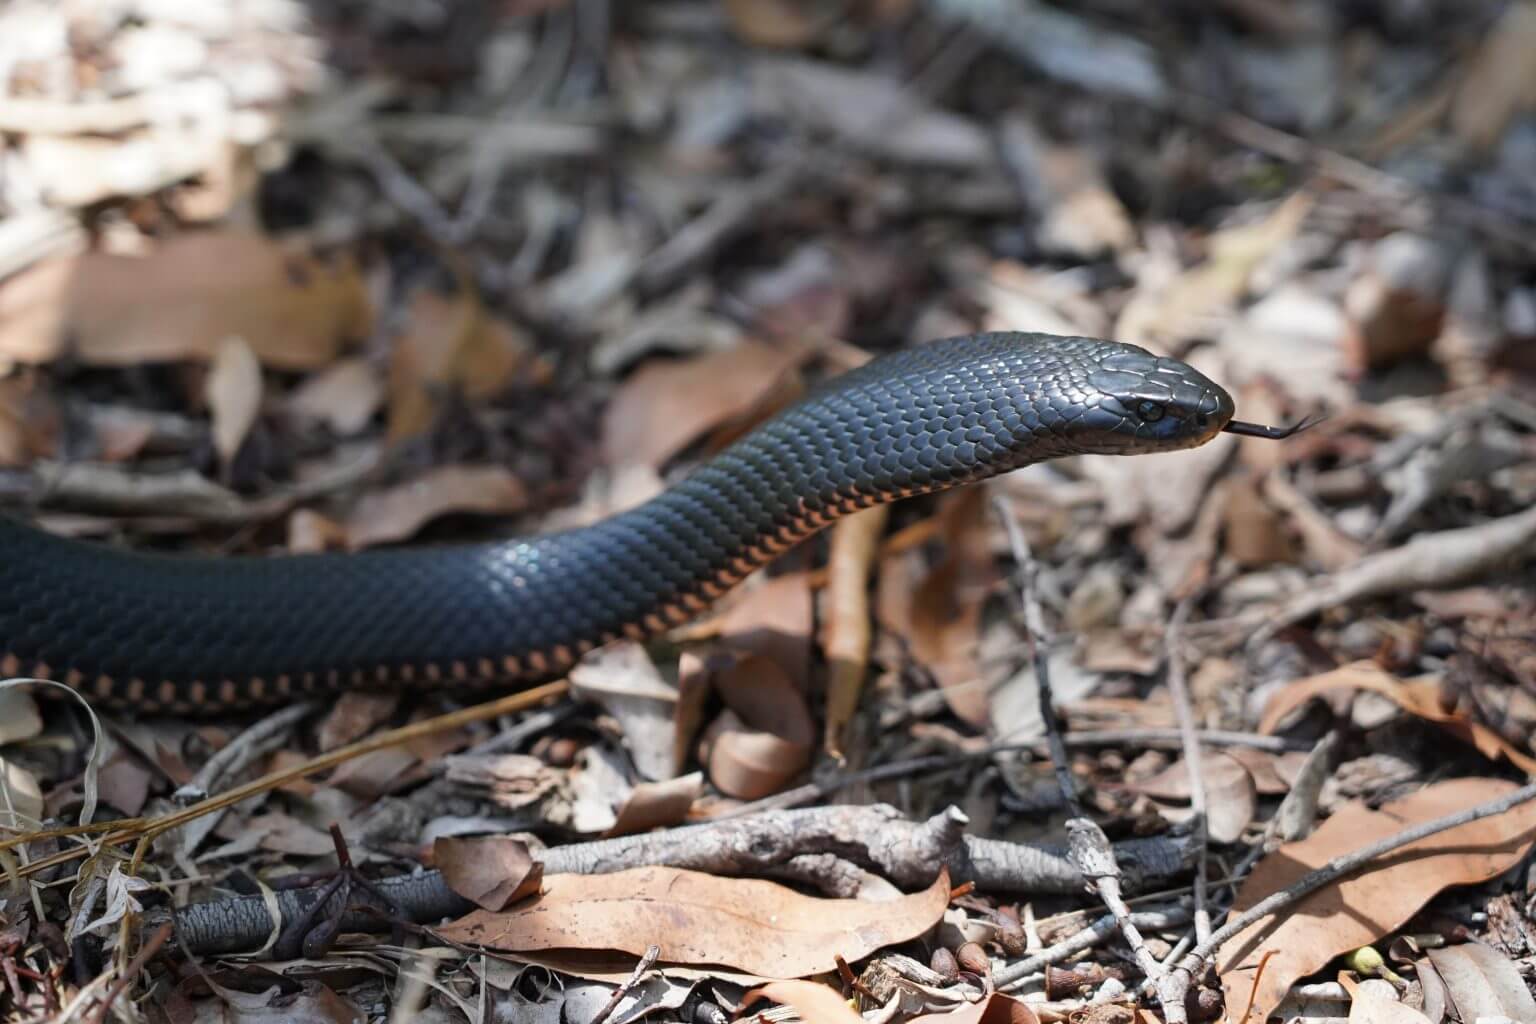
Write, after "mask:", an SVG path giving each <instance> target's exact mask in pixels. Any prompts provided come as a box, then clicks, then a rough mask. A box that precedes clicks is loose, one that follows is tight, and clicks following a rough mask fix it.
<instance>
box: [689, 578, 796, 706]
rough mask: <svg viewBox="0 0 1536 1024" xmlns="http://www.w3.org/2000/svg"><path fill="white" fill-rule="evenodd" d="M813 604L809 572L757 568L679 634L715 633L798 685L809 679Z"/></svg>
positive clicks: (726, 643) (693, 636) (710, 635)
mask: <svg viewBox="0 0 1536 1024" xmlns="http://www.w3.org/2000/svg"><path fill="white" fill-rule="evenodd" d="M814 619H815V606H814V602H813V600H812V597H811V579H810V574H809V573H804V572H785V573H780V574H779V575H776V576H769V575H767V574H766V573H757V574H755V575H754V576H753V577H752V578H751V579H750V580H748V581H747V582H745V583H744V584H742V586H740V587H739V588H737V590H736V591H735V592H734V593H732V594H731V595H730V596H729V597H727V598H726V599H725V601H724V602H723V606H722V607H721V608H720V610H719V611H718V612H717V613H716V614H715V615H713V616H711V617H710V618H708V619H705V620H704V621H702V622H700V623H698V624H697V625H696V626H695V627H693V628H687V627H685V628H684V630H683V631H680V632H681V635H683V636H686V638H687V639H689V640H698V639H704V638H715V639H718V640H719V641H720V643H721V644H722V645H723V646H725V647H729V648H730V649H732V650H735V651H744V652H749V653H752V654H761V655H762V656H763V657H765V658H768V659H769V660H770V661H772V662H773V663H774V664H775V665H777V666H779V668H781V669H783V670H784V672H785V674H786V675H788V676H789V678H790V679H791V680H792V681H793V682H794V683H795V685H796V686H797V687H799V688H801V689H802V690H803V689H804V688H805V686H806V684H807V682H808V681H809V679H810V671H811V633H812V630H813V626H814Z"/></svg>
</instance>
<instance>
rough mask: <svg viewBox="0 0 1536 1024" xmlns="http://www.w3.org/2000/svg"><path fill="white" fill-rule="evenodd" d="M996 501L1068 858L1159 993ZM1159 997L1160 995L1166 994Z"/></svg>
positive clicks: (1015, 530) (1028, 586)
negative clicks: (1088, 805) (1074, 763)
mask: <svg viewBox="0 0 1536 1024" xmlns="http://www.w3.org/2000/svg"><path fill="white" fill-rule="evenodd" d="M993 500H994V504H995V506H996V508H997V511H998V514H999V515H1000V516H1001V517H1002V519H1003V523H1004V525H1005V527H1006V528H1007V530H1008V542H1009V545H1010V547H1011V548H1012V549H1013V558H1014V561H1015V562H1016V563H1017V564H1018V567H1019V574H1020V576H1021V577H1022V581H1021V583H1020V598H1021V599H1022V600H1023V602H1024V622H1025V626H1026V629H1027V631H1028V638H1029V646H1030V650H1031V653H1032V654H1033V656H1034V662H1035V679H1036V683H1037V685H1038V688H1039V693H1040V720H1041V722H1043V723H1044V725H1045V731H1046V737H1047V739H1048V740H1049V742H1050V750H1051V760H1052V761H1053V762H1054V763H1055V765H1056V781H1057V783H1058V785H1059V786H1060V787H1061V792H1062V797H1063V798H1064V799H1065V800H1066V803H1067V807H1068V809H1069V815H1070V816H1069V817H1068V819H1067V823H1066V829H1067V849H1068V850H1069V856H1070V858H1071V860H1072V863H1073V864H1075V865H1076V866H1077V869H1078V870H1079V871H1081V872H1082V873H1083V877H1084V878H1085V879H1086V880H1087V882H1088V885H1089V887H1090V888H1091V889H1093V890H1094V891H1095V892H1096V893H1098V896H1099V899H1100V900H1102V901H1103V902H1104V905H1105V906H1106V907H1108V908H1109V912H1110V913H1111V914H1112V915H1113V916H1114V919H1115V921H1116V923H1117V924H1118V925H1119V928H1120V934H1121V935H1122V936H1124V938H1125V942H1126V945H1128V946H1130V948H1131V953H1132V955H1133V956H1134V957H1135V958H1136V963H1137V965H1138V966H1139V967H1140V968H1141V971H1142V974H1143V975H1145V976H1146V977H1147V978H1155V979H1158V980H1159V989H1161V988H1162V981H1163V979H1165V978H1166V977H1167V975H1166V974H1165V972H1164V971H1163V966H1162V964H1160V963H1158V962H1157V958H1156V957H1155V956H1153V955H1152V951H1151V950H1149V949H1148V948H1147V943H1146V940H1144V939H1143V938H1142V937H1141V931H1140V930H1139V929H1138V928H1137V927H1136V923H1135V921H1134V920H1133V919H1132V914H1131V908H1130V907H1129V906H1127V905H1126V902H1125V897H1124V895H1123V893H1122V889H1121V879H1120V865H1119V864H1118V863H1117V861H1116V859H1115V852H1114V848H1113V847H1112V846H1111V845H1110V842H1109V837H1108V836H1106V835H1105V834H1104V830H1103V829H1101V828H1100V827H1099V826H1098V824H1097V823H1095V822H1094V821H1093V820H1092V819H1091V818H1089V817H1087V816H1086V815H1085V814H1083V811H1082V808H1081V806H1080V805H1079V804H1078V802H1077V794H1076V787H1075V785H1074V783H1073V781H1072V775H1071V773H1070V771H1069V770H1068V763H1067V748H1066V744H1064V743H1063V742H1062V741H1061V725H1060V723H1059V722H1058V721H1057V719H1056V714H1055V708H1054V706H1053V703H1052V696H1051V686H1050V681H1049V678H1048V676H1047V671H1048V668H1049V666H1048V659H1047V658H1046V656H1045V653H1044V651H1045V649H1046V637H1045V617H1044V615H1043V613H1042V612H1041V609H1040V604H1039V602H1038V601H1037V600H1036V599H1035V595H1034V588H1033V585H1032V579H1033V573H1034V559H1033V557H1032V556H1031V554H1030V551H1029V543H1028V541H1027V540H1026V539H1025V537H1024V531H1023V530H1022V529H1021V528H1020V527H1019V525H1018V522H1017V521H1016V520H1015V519H1014V517H1013V513H1012V509H1011V508H1010V507H1009V504H1008V501H1007V499H1006V498H1003V497H1002V496H998V497H996V498H994V499H993ZM1186 987H1187V986H1186ZM1159 995H1160V996H1161V992H1160V993H1159ZM1162 1006H1163V1016H1164V1019H1166V1020H1167V1021H1168V1022H1169V1024H1183V1022H1184V1020H1185V1019H1186V1015H1185V1009H1184V1001H1183V998H1182V996H1181V997H1180V999H1179V1001H1178V1003H1177V1004H1176V1005H1170V1004H1169V1003H1168V1002H1167V1001H1163V1003H1162Z"/></svg>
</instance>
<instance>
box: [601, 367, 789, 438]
mask: <svg viewBox="0 0 1536 1024" xmlns="http://www.w3.org/2000/svg"><path fill="white" fill-rule="evenodd" d="M808 354H809V352H808V350H806V349H804V348H801V347H799V346H791V345H785V346H769V345H765V344H763V343H761V342H755V341H746V342H742V343H741V344H740V345H737V346H736V347H735V348H731V349H727V350H725V351H723V352H711V353H709V354H707V355H702V356H697V357H695V358H692V359H686V360H681V361H677V360H651V361H649V362H647V363H646V364H645V365H644V366H642V367H641V368H640V369H639V370H637V371H635V372H634V373H633V374H631V375H630V376H629V378H628V379H627V380H626V381H625V382H624V386H623V387H622V388H620V389H619V392H618V394H616V395H615V396H614V398H613V401H612V402H610V403H609V404H608V410H607V412H606V413H605V414H604V417H603V456H604V459H605V460H606V462H607V464H608V465H609V466H626V465H629V464H631V463H640V464H642V465H646V466H650V467H652V468H660V467H661V466H663V465H665V464H666V463H667V461H668V460H669V459H671V458H672V457H673V456H674V455H676V454H677V453H678V452H680V451H682V450H683V449H684V448H686V447H687V446H688V445H689V444H691V443H693V442H694V441H697V440H698V439H699V438H701V437H703V436H704V435H705V434H706V433H708V432H709V431H711V430H714V429H715V428H716V427H720V426H722V425H725V424H728V423H737V422H739V421H740V420H742V419H743V418H746V417H749V416H751V414H752V413H753V412H754V411H757V410H759V409H760V407H761V404H762V403H763V401H764V400H765V399H766V398H767V397H768V396H770V395H772V394H773V393H774V391H775V389H776V388H777V387H778V386H779V385H780V382H781V380H782V379H783V378H784V377H785V376H787V375H789V374H792V373H794V372H795V370H796V368H797V367H799V365H800V364H801V363H802V362H803V361H804V360H805V358H806V357H807V355H808Z"/></svg>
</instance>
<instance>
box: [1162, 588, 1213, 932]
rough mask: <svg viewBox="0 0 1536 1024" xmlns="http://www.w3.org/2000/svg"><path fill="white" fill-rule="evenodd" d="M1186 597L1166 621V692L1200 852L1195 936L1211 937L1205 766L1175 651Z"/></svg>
mask: <svg viewBox="0 0 1536 1024" xmlns="http://www.w3.org/2000/svg"><path fill="white" fill-rule="evenodd" d="M1190 604H1191V601H1190V599H1189V598H1185V599H1184V600H1182V601H1180V602H1179V605H1178V607H1177V608H1175V609H1174V610H1173V617H1172V618H1171V619H1169V620H1168V634H1167V635H1168V640H1167V647H1168V693H1169V695H1170V696H1171V697H1172V698H1173V708H1174V711H1175V713H1176V714H1177V715H1178V719H1179V733H1180V736H1181V738H1182V740H1183V742H1184V763H1185V765H1187V766H1188V768H1189V807H1190V810H1191V811H1192V812H1193V815H1194V843H1195V847H1196V848H1197V849H1198V850H1199V851H1200V854H1199V859H1198V860H1196V861H1195V937H1196V939H1200V940H1203V939H1206V938H1209V937H1210V934H1211V913H1210V910H1209V909H1208V908H1207V907H1206V899H1207V896H1208V893H1207V887H1208V885H1209V881H1208V879H1209V866H1208V863H1207V856H1206V842H1207V834H1208V832H1209V824H1210V823H1209V819H1208V818H1207V816H1206V800H1205V764H1204V756H1203V752H1202V751H1201V749H1200V735H1199V733H1198V732H1196V731H1195V711H1194V707H1193V706H1192V704H1191V702H1190V698H1189V683H1188V679H1187V677H1186V675H1185V671H1184V656H1183V655H1182V654H1181V653H1180V652H1179V642H1180V640H1181V639H1182V638H1181V637H1180V635H1179V634H1180V631H1181V630H1182V629H1183V628H1184V623H1185V621H1186V620H1187V619H1188V618H1189V608H1190Z"/></svg>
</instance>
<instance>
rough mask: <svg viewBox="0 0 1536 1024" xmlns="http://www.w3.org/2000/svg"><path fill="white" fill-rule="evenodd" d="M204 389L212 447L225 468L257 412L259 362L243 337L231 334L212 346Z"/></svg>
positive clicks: (258, 411)
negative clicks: (211, 423) (211, 424)
mask: <svg viewBox="0 0 1536 1024" xmlns="http://www.w3.org/2000/svg"><path fill="white" fill-rule="evenodd" d="M206 388H207V400H208V411H209V413H210V414H211V416H212V418H213V447H214V450H215V451H217V452H218V453H219V458H220V459H222V460H223V461H224V464H225V465H228V464H229V463H230V461H231V460H233V459H234V457H235V454H236V453H237V452H238V451H239V450H240V446H241V445H242V444H244V443H245V438H246V435H248V434H249V433H250V432H251V427H253V426H255V425H256V416H257V414H258V413H260V412H261V363H260V362H258V361H257V359H256V353H255V352H253V351H251V346H250V345H248V344H246V342H245V339H244V338H241V337H239V336H238V335H232V336H230V337H228V338H224V339H222V340H220V341H219V343H218V344H217V345H216V346H214V349H213V363H212V365H211V366H210V367H209V368H208V381H207V385H206Z"/></svg>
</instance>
